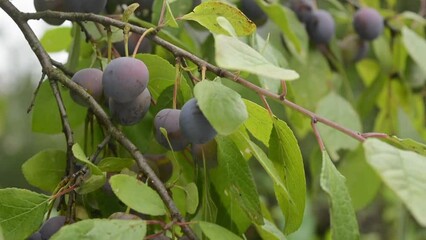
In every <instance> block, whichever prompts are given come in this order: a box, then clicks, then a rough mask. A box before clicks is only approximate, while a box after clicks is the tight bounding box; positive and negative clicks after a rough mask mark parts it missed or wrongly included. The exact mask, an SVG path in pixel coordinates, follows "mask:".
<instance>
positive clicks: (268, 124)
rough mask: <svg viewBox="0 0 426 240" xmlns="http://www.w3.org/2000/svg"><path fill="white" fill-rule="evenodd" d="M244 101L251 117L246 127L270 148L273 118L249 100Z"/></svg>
mask: <svg viewBox="0 0 426 240" xmlns="http://www.w3.org/2000/svg"><path fill="white" fill-rule="evenodd" d="M243 101H244V103H245V104H246V107H247V111H248V115H249V117H248V119H247V121H245V122H244V126H245V127H246V128H247V130H249V132H250V133H251V134H252V135H253V136H254V137H255V138H257V139H258V140H259V141H261V142H262V143H263V144H265V146H269V137H270V135H271V131H272V118H271V116H270V115H269V113H268V110H266V109H265V108H263V107H261V106H259V105H257V104H256V103H254V102H252V101H249V100H247V99H243ZM259 126H262V127H259Z"/></svg>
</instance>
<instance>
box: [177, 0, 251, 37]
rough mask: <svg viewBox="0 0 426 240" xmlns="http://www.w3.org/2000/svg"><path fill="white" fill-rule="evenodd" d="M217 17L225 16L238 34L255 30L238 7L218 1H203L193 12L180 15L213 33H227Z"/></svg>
mask: <svg viewBox="0 0 426 240" xmlns="http://www.w3.org/2000/svg"><path fill="white" fill-rule="evenodd" d="M217 17H224V18H226V19H227V20H228V21H229V22H230V23H231V25H232V26H233V28H234V29H235V32H236V34H237V35H238V36H246V35H250V34H251V33H253V32H254V31H255V30H256V25H255V24H254V23H253V22H252V21H251V20H250V19H248V18H247V17H246V16H245V15H244V14H243V13H242V12H241V11H240V10H239V9H238V8H235V7H233V6H231V5H229V4H227V3H224V2H219V1H208V2H203V3H201V4H200V5H198V6H197V7H195V8H194V11H193V12H190V13H188V14H186V15H184V16H182V17H181V19H183V20H193V21H196V22H198V23H199V24H201V25H203V26H204V27H205V28H207V29H208V30H209V31H210V32H212V33H213V34H228V31H226V30H225V29H223V28H222V27H220V25H219V24H218V23H217Z"/></svg>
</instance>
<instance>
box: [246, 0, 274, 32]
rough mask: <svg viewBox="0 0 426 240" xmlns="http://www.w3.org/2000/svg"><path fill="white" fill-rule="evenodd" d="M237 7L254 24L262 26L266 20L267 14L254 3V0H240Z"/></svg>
mask: <svg viewBox="0 0 426 240" xmlns="http://www.w3.org/2000/svg"><path fill="white" fill-rule="evenodd" d="M239 8H240V10H241V12H243V13H244V15H246V16H247V17H248V18H249V19H250V20H252V21H253V22H254V23H255V24H256V26H262V25H263V24H265V23H266V21H267V20H268V15H266V13H265V12H264V11H263V10H262V9H261V8H260V7H259V6H258V5H257V4H256V1H255V0H241V3H240V7H239Z"/></svg>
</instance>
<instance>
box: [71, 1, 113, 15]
mask: <svg viewBox="0 0 426 240" xmlns="http://www.w3.org/2000/svg"><path fill="white" fill-rule="evenodd" d="M106 3H107V0H64V10H65V11H67V12H81V13H95V14H98V13H100V12H101V11H102V10H103V9H104V8H105V6H106Z"/></svg>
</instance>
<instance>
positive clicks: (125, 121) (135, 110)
mask: <svg viewBox="0 0 426 240" xmlns="http://www.w3.org/2000/svg"><path fill="white" fill-rule="evenodd" d="M150 105H151V93H150V92H149V90H148V88H146V89H145V90H144V91H143V92H142V93H141V94H139V96H137V97H136V98H135V99H134V100H133V101H131V102H127V103H119V102H115V101H114V100H112V99H111V98H110V100H109V109H110V110H111V116H112V118H113V119H114V120H116V121H117V122H118V123H119V124H121V125H125V126H129V125H134V124H136V123H138V122H139V121H140V120H141V119H142V118H143V117H144V116H145V114H146V113H147V112H148V109H149V106H150Z"/></svg>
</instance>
